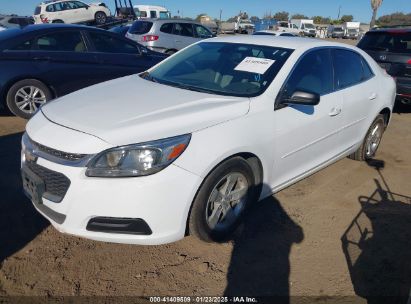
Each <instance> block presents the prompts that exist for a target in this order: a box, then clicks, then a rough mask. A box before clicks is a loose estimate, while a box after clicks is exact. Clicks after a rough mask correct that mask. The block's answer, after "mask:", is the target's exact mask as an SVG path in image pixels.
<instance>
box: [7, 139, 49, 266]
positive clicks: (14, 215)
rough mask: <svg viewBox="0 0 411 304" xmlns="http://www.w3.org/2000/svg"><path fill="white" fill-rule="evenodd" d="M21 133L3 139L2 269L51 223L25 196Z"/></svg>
mask: <svg viewBox="0 0 411 304" xmlns="http://www.w3.org/2000/svg"><path fill="white" fill-rule="evenodd" d="M21 136H22V134H21V133H17V134H12V135H7V136H1V137H0V160H1V162H2V165H1V169H0V268H1V264H2V262H3V261H4V259H6V258H7V257H9V256H10V255H12V254H13V253H15V252H16V251H18V250H20V249H21V248H23V247H24V246H25V245H26V244H28V243H29V242H30V241H32V240H33V239H34V238H35V237H36V236H37V235H38V234H39V233H40V232H41V231H43V230H44V229H45V228H46V227H47V226H48V225H49V224H48V222H47V221H46V220H45V219H43V218H42V217H41V216H40V215H39V214H38V213H37V212H36V211H35V209H34V207H33V206H32V204H31V203H30V201H29V199H27V198H26V196H25V195H24V194H23V191H22V183H21V177H20V150H21V144H20V141H21Z"/></svg>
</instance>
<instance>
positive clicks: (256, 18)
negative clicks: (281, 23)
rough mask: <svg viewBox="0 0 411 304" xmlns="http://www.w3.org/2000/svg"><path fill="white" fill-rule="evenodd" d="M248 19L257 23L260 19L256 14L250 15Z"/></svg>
mask: <svg viewBox="0 0 411 304" xmlns="http://www.w3.org/2000/svg"><path fill="white" fill-rule="evenodd" d="M250 21H251V22H253V23H257V22H258V21H260V18H258V17H257V16H252V17H251V18H250Z"/></svg>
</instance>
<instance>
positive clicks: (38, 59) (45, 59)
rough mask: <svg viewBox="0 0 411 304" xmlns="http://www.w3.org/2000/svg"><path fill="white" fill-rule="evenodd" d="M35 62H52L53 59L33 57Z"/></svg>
mask: <svg viewBox="0 0 411 304" xmlns="http://www.w3.org/2000/svg"><path fill="white" fill-rule="evenodd" d="M33 60H36V61H50V60H51V58H50V57H33Z"/></svg>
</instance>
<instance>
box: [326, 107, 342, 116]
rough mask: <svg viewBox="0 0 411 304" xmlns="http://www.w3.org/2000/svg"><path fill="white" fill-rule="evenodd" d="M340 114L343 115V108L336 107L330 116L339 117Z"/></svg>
mask: <svg viewBox="0 0 411 304" xmlns="http://www.w3.org/2000/svg"><path fill="white" fill-rule="evenodd" d="M340 113H341V108H337V107H334V108H332V109H331V111H330V113H329V115H330V116H337V115H338V114H340Z"/></svg>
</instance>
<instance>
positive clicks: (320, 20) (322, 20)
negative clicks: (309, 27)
mask: <svg viewBox="0 0 411 304" xmlns="http://www.w3.org/2000/svg"><path fill="white" fill-rule="evenodd" d="M311 19H313V20H314V23H315V24H330V23H331V20H330V18H328V17H322V16H314V17H311Z"/></svg>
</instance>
